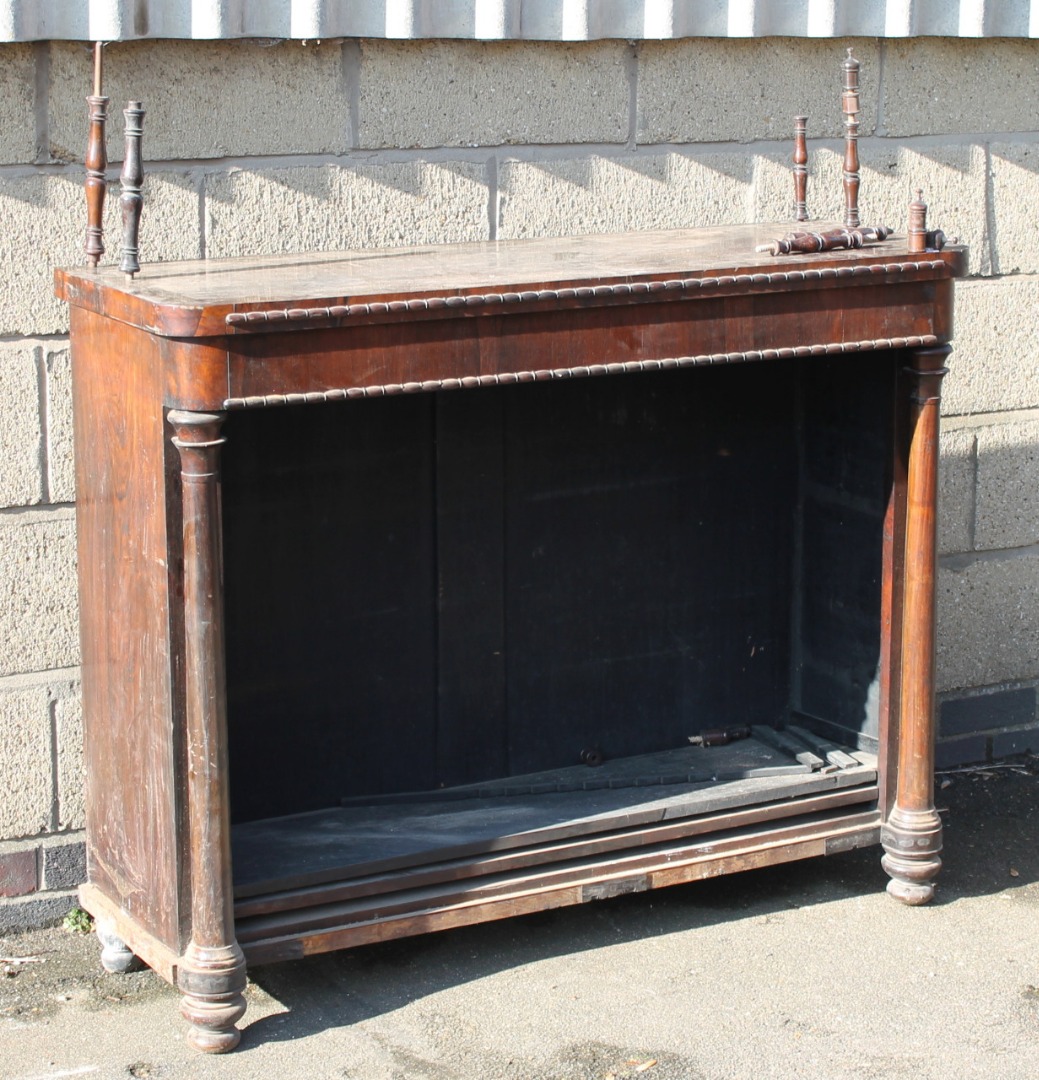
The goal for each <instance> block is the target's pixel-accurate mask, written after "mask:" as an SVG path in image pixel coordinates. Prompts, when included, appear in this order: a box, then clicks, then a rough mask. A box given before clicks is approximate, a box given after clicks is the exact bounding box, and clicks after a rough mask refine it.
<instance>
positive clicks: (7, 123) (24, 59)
mask: <svg viewBox="0 0 1039 1080" xmlns="http://www.w3.org/2000/svg"><path fill="white" fill-rule="evenodd" d="M35 101H36V64H35V61H34V59H33V50H32V46H31V45H12V44H10V43H8V42H5V43H4V44H2V45H0V131H2V132H3V133H4V137H3V139H2V140H0V164H2V165H12V164H19V163H20V164H29V163H30V162H32V161H35V160H36V109H35Z"/></svg>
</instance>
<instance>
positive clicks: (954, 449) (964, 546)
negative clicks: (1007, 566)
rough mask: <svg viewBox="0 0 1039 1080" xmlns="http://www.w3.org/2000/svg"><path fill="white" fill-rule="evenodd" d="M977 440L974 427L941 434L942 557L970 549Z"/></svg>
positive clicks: (939, 499) (940, 499)
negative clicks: (975, 441)
mask: <svg viewBox="0 0 1039 1080" xmlns="http://www.w3.org/2000/svg"><path fill="white" fill-rule="evenodd" d="M974 439H975V434H974V431H973V430H972V429H971V428H953V429H952V430H948V431H943V432H942V436H941V459H940V461H939V465H938V550H939V551H940V552H941V553H942V554H946V553H949V552H956V551H970V550H971V546H972V545H971V524H972V520H973V517H974Z"/></svg>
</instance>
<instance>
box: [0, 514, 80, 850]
mask: <svg viewBox="0 0 1039 1080" xmlns="http://www.w3.org/2000/svg"><path fill="white" fill-rule="evenodd" d="M75 533H76V530H75V519H74V517H73V515H72V512H71V510H65V509H62V510H54V511H35V512H32V511H26V512H24V513H22V514H14V515H4V516H3V517H0V595H2V596H3V598H4V602H3V603H2V604H0V675H14V674H17V673H19V672H30V671H47V670H49V669H52V668H62V667H72V666H74V665H75V664H76V663H78V661H79V631H78V626H77V618H78V616H77V603H76V535H75ZM0 760H5V759H3V758H2V757H0ZM49 771H50V765H49V764H48V766H47V772H48V773H49ZM0 802H2V800H0ZM30 831H32V830H30ZM5 835H12V834H10V833H5V832H4V830H3V828H2V827H0V836H5Z"/></svg>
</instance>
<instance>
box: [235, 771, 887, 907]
mask: <svg viewBox="0 0 1039 1080" xmlns="http://www.w3.org/2000/svg"><path fill="white" fill-rule="evenodd" d="M876 798H877V788H876V786H875V785H867V786H864V787H855V788H850V789H846V790H840V791H830V792H826V793H824V794H822V795H815V796H808V797H803V798H800V799H794V800H790V801H787V802H776V803H766V804H765V805H763V806H756V807H751V808H749V809H746V810H735V811H727V812H725V813H722V814H708V815H705V816H704V817H701V818H693V819H687V820H680V821H671V822H664V823H662V824H657V825H650V826H645V827H640V828H635V829H624V830H621V831H619V832H616V833H609V834H605V835H602V836H595V837H592V838H591V839H589V838H586V837H577V838H573V839H569V840H561V841H558V842H556V843H551V844H537V845H533V846H531V847H529V848H520V849H517V850H515V851H508V852H501V853H492V854H489V855H480V856H476V857H474V858H470V859H453V860H449V861H447V862H444V863H438V864H434V865H433V866H423V867H416V868H412V869H405V870H400V871H397V872H396V873H391V874H377V875H373V876H371V877H367V878H360V879H355V880H352V881H346V882H331V883H329V884H324V885H315V886H311V887H309V888H304V889H291V890H287V891H285V892H280V893H273V894H271V895H265V896H258V897H253V898H250V899H243V900H239V901H238V902H237V903H236V904H235V915H236V917H237V918H240V919H241V918H249V917H251V916H256V915H268V914H273V913H275V912H279V911H290V910H293V909H298V908H306V907H314V906H317V905H320V904H328V903H335V902H338V901H343V900H351V899H356V898H360V897H364V896H373V895H384V894H387V893H391V892H395V891H399V890H402V889H406V888H423V887H426V886H429V885H437V884H440V883H443V882H449V881H459V880H462V879H466V878H472V877H479V876H481V875H486V874H498V873H503V872H506V871H515V870H520V869H523V868H526V867H531V866H541V865H547V864H549V863H553V862H560V861H563V860H566V859H576V858H586V857H588V856H591V855H600V854H606V853H608V852H614V851H620V850H623V849H626V848H627V849H630V848H635V847H640V846H643V845H648V844H655V843H662V842H665V841H671V840H676V839H679V838H681V837H693V836H703V835H706V834H708V833H718V832H720V831H729V830H732V829H738V828H745V827H747V826H749V825H754V824H758V823H760V822H765V821H776V820H781V819H783V818H788V817H794V816H803V815H808V814H814V813H818V812H820V811H823V810H831V811H832V810H836V809H839V808H841V807H847V806H853V805H857V804H862V803H871V802H873V801H874V800H875V799H876Z"/></svg>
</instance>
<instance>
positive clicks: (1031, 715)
mask: <svg viewBox="0 0 1039 1080" xmlns="http://www.w3.org/2000/svg"><path fill="white" fill-rule="evenodd" d="M1035 709H1036V699H1035V687H1034V686H1021V687H1017V688H1016V689H1014V690H994V691H992V692H990V693H985V694H973V695H972V696H970V697H962V698H952V699H950V700H946V701H943V702H942V704H941V709H940V721H939V730H940V732H941V734H942V736H943V737H944V738H948V737H949V736H957V735H975V734H978V733H979V732H983V731H993V730H995V729H997V728H1008V727H1020V726H1021V725H1023V724H1032V723H1034V722H1035V718H1036V712H1035Z"/></svg>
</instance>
